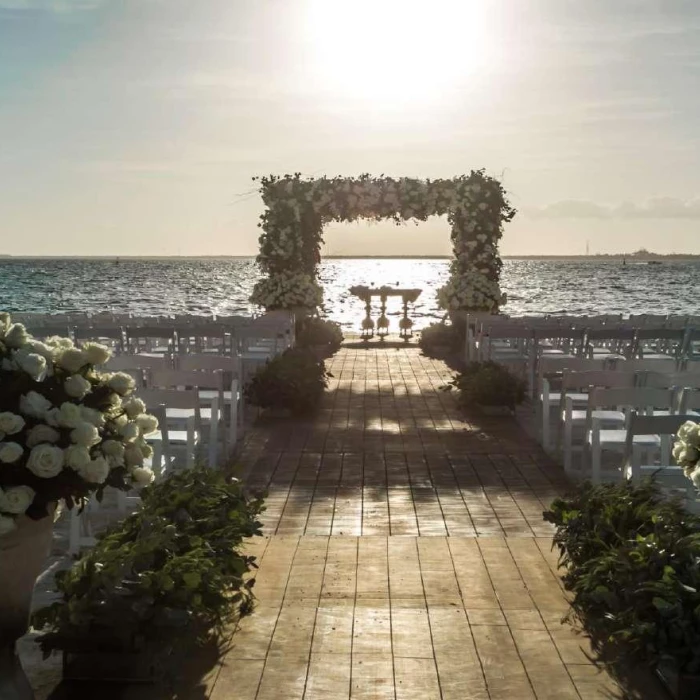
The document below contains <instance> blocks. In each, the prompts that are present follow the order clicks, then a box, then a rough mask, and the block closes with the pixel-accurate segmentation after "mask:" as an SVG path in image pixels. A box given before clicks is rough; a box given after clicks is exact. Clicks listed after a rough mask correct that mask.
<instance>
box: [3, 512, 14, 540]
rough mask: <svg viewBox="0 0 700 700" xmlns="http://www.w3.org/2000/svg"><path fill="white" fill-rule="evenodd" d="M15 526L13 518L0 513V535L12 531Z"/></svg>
mask: <svg viewBox="0 0 700 700" xmlns="http://www.w3.org/2000/svg"><path fill="white" fill-rule="evenodd" d="M16 527H17V523H15V519H14V518H10V517H8V516H6V515H0V536H2V535H7V534H8V533H9V532H12V531H13V530H14V529H15V528H16Z"/></svg>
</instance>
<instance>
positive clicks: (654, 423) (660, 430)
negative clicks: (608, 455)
mask: <svg viewBox="0 0 700 700" xmlns="http://www.w3.org/2000/svg"><path fill="white" fill-rule="evenodd" d="M698 418H699V417H698V416H697V415H683V414H676V415H669V416H646V415H642V414H639V413H636V412H633V413H632V414H631V416H630V423H629V427H628V429H627V439H626V441H625V453H624V456H623V460H622V471H623V473H624V474H625V476H626V477H627V478H628V479H631V480H632V481H633V482H638V481H639V480H641V479H643V478H644V477H647V476H653V477H654V480H655V483H656V484H657V486H658V488H659V490H660V491H661V492H662V493H663V494H664V495H666V496H680V497H681V498H683V499H684V501H685V506H686V508H687V509H688V510H690V511H692V512H695V513H698V512H700V502H698V493H697V490H696V489H695V486H694V485H693V483H692V482H691V481H690V479H688V477H687V476H686V475H685V473H684V471H683V468H682V467H679V466H678V465H675V464H673V460H672V456H671V448H672V446H673V443H674V441H675V437H676V433H677V432H678V429H679V428H680V427H681V426H682V425H683V424H684V423H685V422H686V421H689V420H690V421H697V420H698ZM644 435H658V436H659V438H660V451H659V453H658V459H657V460H654V463H649V462H651V460H647V462H646V463H642V451H641V450H640V449H639V447H638V444H637V442H636V438H637V437H639V436H644Z"/></svg>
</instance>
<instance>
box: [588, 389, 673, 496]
mask: <svg viewBox="0 0 700 700" xmlns="http://www.w3.org/2000/svg"><path fill="white" fill-rule="evenodd" d="M674 396H675V392H674V391H673V390H672V389H646V388H639V387H635V388H632V389H621V388H614V389H601V388H594V389H592V390H591V393H590V395H589V399H588V406H587V409H586V442H585V448H586V453H587V454H588V456H589V457H590V475H591V479H592V481H593V482H594V483H596V484H597V483H600V482H601V480H602V477H603V474H602V469H601V459H602V453H603V452H604V451H617V452H619V451H623V450H624V447H625V444H626V440H627V430H626V428H623V429H620V428H615V427H613V428H606V427H604V425H605V421H604V419H603V418H601V417H599V416H596V415H595V413H594V412H595V411H596V410H601V409H609V408H610V407H614V408H615V409H616V410H622V411H624V413H625V416H626V417H627V416H629V415H630V412H631V411H632V409H637V410H639V411H642V412H644V413H645V414H647V415H653V412H654V410H656V409H663V410H668V411H670V410H671V408H672V407H673V403H674ZM634 441H635V444H636V445H637V447H638V448H639V449H651V448H656V447H659V445H660V438H659V436H658V435H638V436H636V437H635V438H634ZM584 468H585V465H584ZM611 475H612V476H613V478H616V479H617V478H619V477H620V472H619V470H615V472H614V473H612V474H611ZM606 476H610V474H606Z"/></svg>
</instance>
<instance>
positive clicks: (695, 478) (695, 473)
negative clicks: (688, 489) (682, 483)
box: [690, 467, 700, 489]
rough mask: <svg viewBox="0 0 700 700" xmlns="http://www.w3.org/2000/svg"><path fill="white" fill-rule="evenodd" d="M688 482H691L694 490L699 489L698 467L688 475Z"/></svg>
mask: <svg viewBox="0 0 700 700" xmlns="http://www.w3.org/2000/svg"><path fill="white" fill-rule="evenodd" d="M690 480H691V481H692V482H693V486H695V488H696V489H700V467H699V468H698V469H696V470H695V471H693V473H692V474H691V475H690Z"/></svg>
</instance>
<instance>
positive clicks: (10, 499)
mask: <svg viewBox="0 0 700 700" xmlns="http://www.w3.org/2000/svg"><path fill="white" fill-rule="evenodd" d="M34 496H36V491H34V489H32V488H30V487H29V486H11V487H10V488H9V489H5V491H4V492H3V490H2V489H0V510H2V511H4V512H5V513H12V514H13V515H21V514H22V513H24V512H25V511H26V510H27V508H29V506H30V505H32V502H33V501H34Z"/></svg>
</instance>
